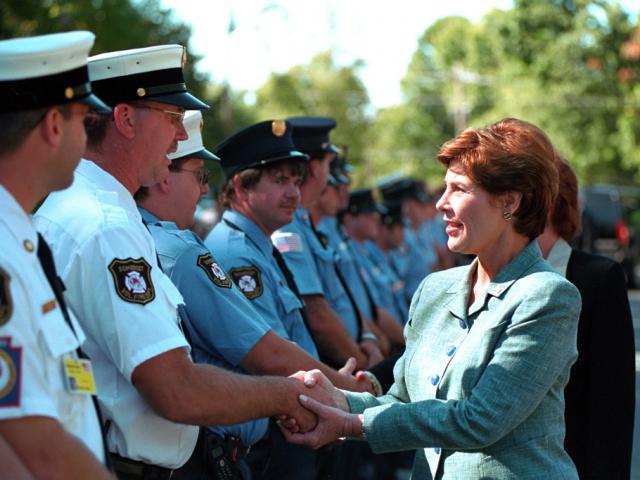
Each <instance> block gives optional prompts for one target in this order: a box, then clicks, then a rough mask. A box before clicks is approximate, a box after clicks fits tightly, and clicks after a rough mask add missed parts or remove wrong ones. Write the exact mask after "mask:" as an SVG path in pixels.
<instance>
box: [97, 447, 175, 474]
mask: <svg viewBox="0 0 640 480" xmlns="http://www.w3.org/2000/svg"><path fill="white" fill-rule="evenodd" d="M109 455H110V456H111V463H112V464H113V469H114V470H115V471H116V474H118V473H120V474H123V475H127V476H130V477H136V478H139V479H140V480H169V479H170V478H171V477H172V476H173V472H174V470H173V469H171V468H165V467H159V466H157V465H149V464H148V463H144V462H139V461H137V460H131V459H130V458H125V457H121V456H120V455H116V454H115V453H110V454H109Z"/></svg>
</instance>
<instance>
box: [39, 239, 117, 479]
mask: <svg viewBox="0 0 640 480" xmlns="http://www.w3.org/2000/svg"><path fill="white" fill-rule="evenodd" d="M37 255H38V260H39V261H40V265H41V266H42V270H44V274H45V276H46V277H47V281H48V282H49V285H50V286H51V290H53V294H54V295H55V296H56V300H57V301H58V305H60V310H61V311H62V316H63V317H64V321H65V322H67V325H68V326H69V328H70V329H71V331H72V332H73V335H74V336H76V332H75V329H74V328H73V324H72V323H71V318H70V317H69V311H68V310H67V304H66V302H65V301H64V291H65V290H66V287H65V285H64V282H63V281H62V279H61V278H60V277H59V276H58V273H57V272H56V265H55V263H54V261H53V255H52V254H51V249H50V248H49V244H47V242H46V241H45V239H44V237H43V236H42V235H40V234H39V233H38V251H37ZM76 338H77V336H76ZM76 354H77V355H78V357H79V358H84V359H87V358H89V357H87V355H86V354H85V353H84V352H83V351H82V349H81V348H79V347H78V348H77V349H76ZM91 400H92V401H93V407H94V408H95V410H96V415H97V417H98V422H99V424H100V433H101V434H102V448H103V449H104V459H105V464H106V466H107V468H109V469H111V460H110V458H109V449H108V447H107V437H106V435H105V427H104V424H103V423H102V414H101V413H100V408H99V407H98V399H97V397H96V396H95V395H91Z"/></svg>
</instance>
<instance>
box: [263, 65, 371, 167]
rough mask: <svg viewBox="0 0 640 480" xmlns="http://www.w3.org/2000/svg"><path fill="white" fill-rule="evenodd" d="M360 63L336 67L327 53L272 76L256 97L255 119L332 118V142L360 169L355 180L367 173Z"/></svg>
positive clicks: (367, 124) (367, 122) (364, 93)
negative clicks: (344, 149) (334, 125)
mask: <svg viewBox="0 0 640 480" xmlns="http://www.w3.org/2000/svg"><path fill="white" fill-rule="evenodd" d="M361 65H362V64H361V62H359V61H356V62H354V63H352V64H350V65H346V66H338V65H337V64H336V63H335V61H334V59H333V55H332V53H331V52H323V53H320V54H318V55H316V56H315V57H314V58H313V59H312V60H311V61H310V62H309V64H308V65H297V66H295V67H293V68H291V69H290V70H288V71H287V72H284V73H272V74H271V75H270V77H269V78H268V80H267V81H266V82H265V84H264V85H263V86H262V87H260V89H259V90H258V92H257V96H256V111H257V114H258V118H260V119H266V118H285V117H288V116H292V115H320V116H330V117H334V118H336V120H337V122H338V127H337V128H336V130H335V131H334V132H333V133H332V137H331V138H332V141H333V143H336V144H346V145H348V146H349V160H350V161H351V162H353V163H354V164H356V165H359V166H361V168H360V169H359V171H358V172H357V173H356V176H357V178H361V177H364V176H365V175H366V174H367V172H368V171H369V170H370V168H371V167H370V165H369V164H368V163H367V162H366V161H365V157H364V151H365V145H366V141H367V135H368V130H369V127H370V119H369V117H368V116H367V111H368V109H369V97H368V95H367V91H366V89H365V87H364V85H363V84H362V81H361V80H360V78H359V76H358V70H359V68H360V67H361Z"/></svg>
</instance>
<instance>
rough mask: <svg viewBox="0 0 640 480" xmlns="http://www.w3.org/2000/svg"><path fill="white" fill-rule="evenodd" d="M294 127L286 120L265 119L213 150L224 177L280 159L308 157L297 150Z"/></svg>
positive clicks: (234, 135) (305, 158) (303, 159)
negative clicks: (292, 131)
mask: <svg viewBox="0 0 640 480" xmlns="http://www.w3.org/2000/svg"><path fill="white" fill-rule="evenodd" d="M291 130H292V129H291V124H290V123H289V122H287V121H285V120H266V121H264V122H260V123H256V124H255V125H251V126H250V127H247V128H245V129H243V130H240V131H239V132H236V133H234V134H233V135H232V136H230V137H229V138H227V139H226V140H224V141H223V142H222V143H221V144H220V145H218V146H217V147H216V148H215V149H214V152H215V154H216V155H217V156H218V157H220V166H221V167H222V170H223V171H224V174H225V176H226V177H227V178H231V177H233V175H235V174H236V173H238V172H239V171H241V170H245V169H247V168H255V167H260V166H263V165H267V164H269V163H273V162H278V161H281V160H290V159H291V160H302V161H306V160H308V159H309V157H308V156H307V155H305V154H304V153H302V152H299V151H298V150H296V147H295V146H294V144H293V141H292V140H291Z"/></svg>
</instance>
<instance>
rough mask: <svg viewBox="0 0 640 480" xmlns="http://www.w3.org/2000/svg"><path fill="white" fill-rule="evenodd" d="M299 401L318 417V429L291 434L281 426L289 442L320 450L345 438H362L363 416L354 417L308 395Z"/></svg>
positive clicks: (301, 396) (301, 397)
mask: <svg viewBox="0 0 640 480" xmlns="http://www.w3.org/2000/svg"><path fill="white" fill-rule="evenodd" d="M299 400H300V403H301V404H302V406H303V407H304V408H306V409H308V410H309V411H311V412H312V413H315V414H316V415H317V417H318V424H317V425H316V428H314V429H313V430H312V431H310V432H306V433H300V432H291V431H290V430H288V429H287V428H286V427H284V426H283V425H280V430H281V431H282V434H283V435H284V437H285V438H286V439H287V440H288V441H289V442H291V443H296V444H298V445H306V446H308V447H311V448H314V449H318V448H320V447H323V446H325V445H328V444H331V443H334V442H336V441H338V440H340V439H342V438H343V437H353V438H357V437H360V436H361V434H362V431H363V428H362V424H363V422H364V418H363V416H362V415H354V414H351V413H347V412H345V411H342V410H340V409H337V408H332V407H329V406H327V405H324V404H322V403H320V402H317V401H315V400H314V399H313V398H311V397H308V396H306V395H300V398H299Z"/></svg>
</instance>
